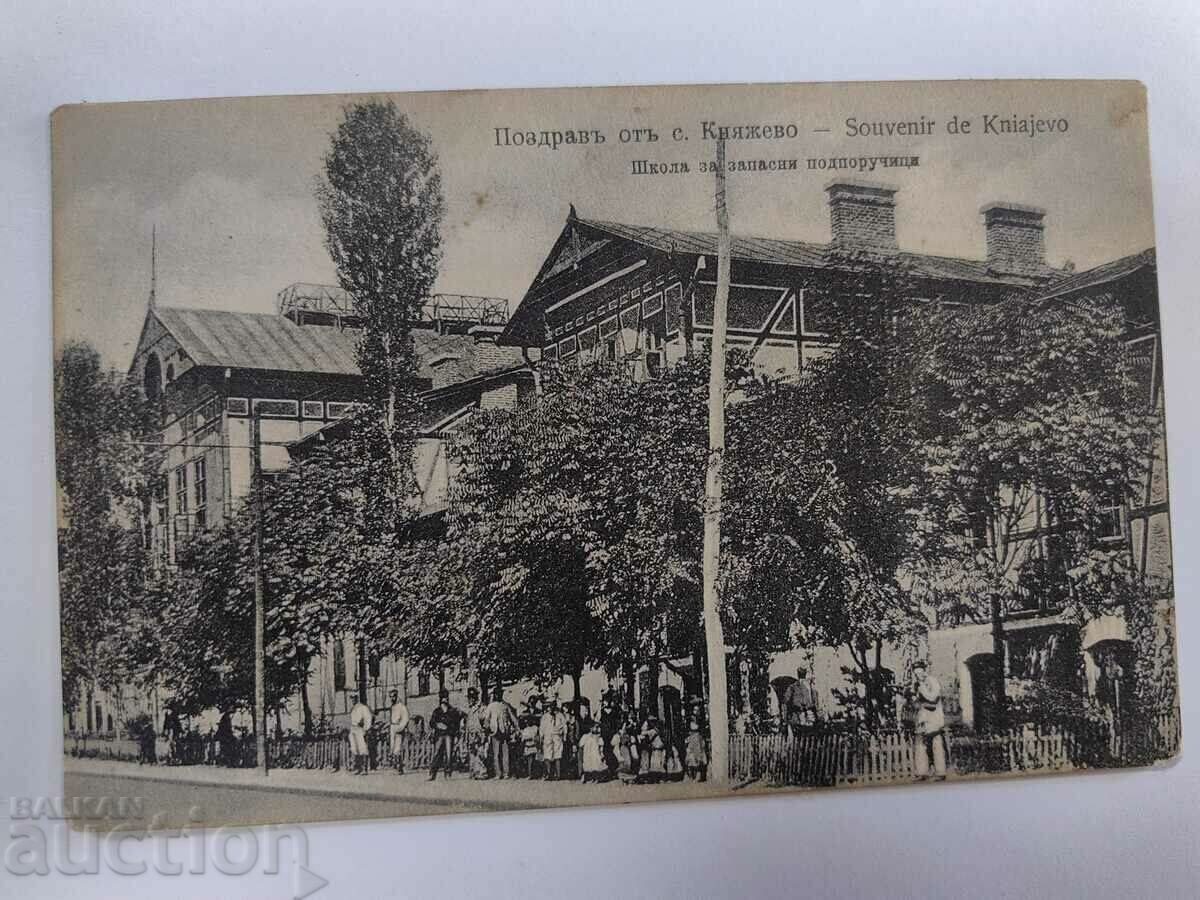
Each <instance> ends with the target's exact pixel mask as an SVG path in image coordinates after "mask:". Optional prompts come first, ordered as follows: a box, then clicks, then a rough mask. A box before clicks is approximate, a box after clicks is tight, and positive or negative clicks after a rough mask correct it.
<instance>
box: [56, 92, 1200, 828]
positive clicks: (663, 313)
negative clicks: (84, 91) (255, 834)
mask: <svg viewBox="0 0 1200 900" xmlns="http://www.w3.org/2000/svg"><path fill="white" fill-rule="evenodd" d="M52 130H53V191H54V196H53V211H54V222H53V227H54V317H55V336H56V346H55V360H54V366H55V409H56V438H57V482H58V503H59V566H60V597H61V616H62V629H61V634H62V657H61V665H62V701H63V749H64V757H65V769H66V793H67V795H70V796H83V797H91V798H96V797H106V796H111V797H116V798H121V797H129V796H133V795H135V794H136V795H137V796H138V797H141V798H148V799H146V801H145V803H146V805H145V806H144V807H143V805H142V804H141V802H140V801H139V804H138V805H137V808H136V809H133V810H129V809H124V810H122V809H118V808H117V807H119V806H121V804H119V803H113V804H111V806H110V807H109V812H115V813H117V814H120V815H125V814H131V815H132V818H134V819H136V820H138V821H144V823H145V824H146V825H151V826H156V827H175V826H178V825H180V824H188V823H204V824H252V823H268V822H299V821H326V820H334V819H347V818H374V817H389V816H402V815H422V814H430V813H441V812H451V811H483V810H502V809H520V808H531V807H552V806H573V805H583V804H607V803H626V802H636V801H648V800H666V799H675V798H692V797H711V796H717V795H722V794H726V793H729V792H732V791H739V792H747V791H751V792H770V791H780V790H787V789H808V788H816V787H842V786H857V785H870V784H898V783H914V782H937V781H943V780H945V781H959V780H965V779H971V778H975V777H979V776H985V775H1015V774H1035V773H1050V772H1055V773H1061V772H1068V771H1080V770H1097V769H1106V768H1115V767H1126V766H1143V765H1153V764H1158V763H1161V762H1163V761H1166V760H1169V759H1171V758H1173V757H1174V756H1175V755H1176V754H1177V753H1178V752H1179V746H1180V744H1179V742H1180V723H1179V713H1178V710H1179V704H1178V697H1177V693H1176V685H1177V681H1176V674H1175V673H1176V664H1175V636H1174V627H1173V598H1174V584H1173V580H1172V573H1171V530H1170V508H1169V500H1168V492H1167V452H1166V446H1165V429H1164V401H1163V378H1162V359H1161V342H1160V319H1159V297H1158V289H1157V278H1156V266H1155V247H1154V243H1155V241H1154V228H1153V216H1152V207H1151V186H1150V185H1151V182H1150V167H1149V150H1148V137H1147V117H1146V93H1145V90H1144V88H1143V87H1142V86H1141V85H1140V84H1138V83H1136V82H1117V81H1108V82H1106V81H1009V82H988V81H977V82H967V81H963V82H935V83H920V82H912V83H878V84H867V83H863V84H770V85H727V86H691V87H623V88H600V89H563V90H520V91H464V92H453V93H420V94H403V93H399V94H391V95H384V94H377V95H361V96H359V95H351V96H311V97H277V98H250V99H224V100H197V101H182V102H171V103H130V104H116V105H80V106H71V107H64V108H62V109H59V110H58V111H57V112H56V113H55V114H54V116H53V122H52ZM1096 786H1097V789H1098V790H1103V784H1102V782H1100V781H1097V782H1096ZM862 802H864V803H869V802H870V801H869V799H868V798H867V797H865V796H864V797H863V799H862ZM151 807H153V808H151ZM93 812H94V811H93ZM81 816H82V817H84V818H87V815H86V814H85V813H78V811H77V816H76V817H77V818H78V817H81ZM101 818H103V817H101Z"/></svg>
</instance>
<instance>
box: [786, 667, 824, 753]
mask: <svg viewBox="0 0 1200 900" xmlns="http://www.w3.org/2000/svg"><path fill="white" fill-rule="evenodd" d="M783 714H784V720H785V721H786V722H787V725H788V728H789V730H790V731H791V733H792V737H798V736H799V735H800V734H801V733H802V732H804V731H806V730H808V729H809V728H812V726H813V725H815V724H816V722H817V698H816V695H815V694H814V693H813V689H812V685H810V684H809V683H808V671H807V670H806V669H805V668H804V667H803V666H800V667H799V668H797V669H796V680H795V681H793V682H792V683H791V684H789V685H788V688H787V690H786V691H785V692H784V694H783Z"/></svg>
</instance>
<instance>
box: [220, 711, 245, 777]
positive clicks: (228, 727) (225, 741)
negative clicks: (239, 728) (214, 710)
mask: <svg viewBox="0 0 1200 900" xmlns="http://www.w3.org/2000/svg"><path fill="white" fill-rule="evenodd" d="M217 747H218V749H219V750H220V753H221V765H223V766H229V767H230V768H236V767H237V766H238V765H239V763H240V760H238V750H237V747H238V743H237V737H236V736H235V735H234V733H233V716H232V715H230V713H229V711H228V710H226V711H225V712H223V713H221V721H219V722H218V723H217Z"/></svg>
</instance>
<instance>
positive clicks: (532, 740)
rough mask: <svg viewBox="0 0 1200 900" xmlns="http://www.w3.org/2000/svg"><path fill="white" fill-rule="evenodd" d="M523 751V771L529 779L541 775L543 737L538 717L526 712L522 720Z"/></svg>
mask: <svg viewBox="0 0 1200 900" xmlns="http://www.w3.org/2000/svg"><path fill="white" fill-rule="evenodd" d="M520 724H521V750H522V757H523V762H524V765H525V768H524V769H522V771H523V772H524V773H525V777H527V778H529V779H534V778H537V777H538V776H539V775H541V768H542V735H541V731H540V730H539V729H538V717H537V716H536V715H535V714H534V713H532V712H526V713H525V714H524V715H523V716H521V719H520Z"/></svg>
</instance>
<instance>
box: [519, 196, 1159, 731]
mask: <svg viewBox="0 0 1200 900" xmlns="http://www.w3.org/2000/svg"><path fill="white" fill-rule="evenodd" d="M825 190H826V193H827V195H828V202H829V209H830V231H831V240H830V242H829V243H828V244H815V243H807V242H799V241H790V240H778V239H772V238H760V237H743V236H734V238H733V240H732V253H731V257H732V258H731V288H730V295H729V306H728V321H729V331H728V336H729V337H728V341H729V346H730V348H731V349H732V348H741V349H742V350H744V351H745V352H747V353H748V354H749V356H750V359H751V361H752V364H753V365H754V367H755V368H756V369H757V370H758V371H759V372H761V373H763V374H766V375H770V376H774V377H787V376H788V375H794V374H795V373H797V372H798V371H799V370H800V369H801V368H803V367H804V366H805V364H806V363H807V362H808V361H810V360H812V359H814V358H817V357H819V356H821V355H822V354H824V353H828V352H829V351H830V349H831V348H832V346H833V344H832V342H831V339H830V327H829V325H830V323H829V320H828V315H829V314H830V308H829V304H828V302H827V299H826V298H828V297H829V296H830V295H831V293H832V292H834V291H836V290H837V283H838V282H837V277H836V274H835V271H834V269H835V266H836V265H837V263H838V260H839V259H845V254H847V253H858V254H864V255H866V256H868V257H870V256H886V257H887V258H889V259H891V260H892V261H894V262H898V263H900V264H901V265H902V268H903V270H904V271H905V272H906V273H907V277H906V284H907V286H908V287H909V289H911V290H912V291H913V296H912V297H911V298H909V299H914V300H936V301H940V302H950V303H979V302H989V301H991V300H996V299H999V298H1001V297H1003V296H1006V295H1010V294H1012V293H1014V292H1017V293H1023V294H1027V295H1029V296H1040V297H1042V298H1044V299H1045V301H1046V302H1070V301H1072V300H1076V299H1079V298H1082V297H1086V296H1094V295H1098V294H1101V293H1104V294H1108V295H1109V296H1115V297H1117V298H1118V299H1119V300H1120V302H1122V303H1123V304H1124V306H1125V309H1126V312H1127V320H1128V323H1129V336H1128V339H1129V341H1130V344H1131V345H1132V346H1133V347H1135V348H1136V350H1137V352H1138V354H1139V356H1145V357H1146V365H1145V366H1144V370H1145V372H1146V386H1145V389H1146V401H1147V403H1150V404H1153V405H1154V406H1155V408H1157V409H1158V410H1160V411H1161V409H1162V377H1161V370H1162V367H1161V362H1160V351H1159V349H1158V334H1159V323H1158V303H1157V289H1156V279H1155V268H1154V252H1153V250H1148V251H1145V252H1142V253H1138V254H1134V255H1132V256H1129V257H1125V258H1123V259H1119V260H1116V261H1114V262H1112V263H1108V264H1105V265H1102V266H1099V267H1096V268H1094V269H1091V270H1088V271H1085V272H1079V273H1074V272H1072V271H1070V269H1069V268H1056V267H1054V266H1051V265H1050V264H1049V263H1048V262H1047V260H1046V257H1045V242H1044V228H1045V212H1044V211H1043V210H1041V209H1038V208H1037V207H1032V206H1027V205H1024V204H1018V203H993V204H989V205H988V206H985V207H983V209H982V210H981V211H980V212H981V215H982V220H983V222H982V225H983V227H982V234H981V238H982V240H981V244H982V245H983V247H984V249H985V252H984V255H983V258H981V259H967V258H958V257H947V256H936V255H929V254H921V253H912V252H908V251H906V250H904V249H903V247H902V245H901V242H900V241H899V240H898V236H897V232H896V224H895V223H896V219H895V209H896V193H897V192H896V190H895V189H893V188H891V187H889V186H887V185H882V184H877V183H871V182H863V181H839V182H833V183H831V184H829V185H827V186H826V189H825ZM716 252H717V235H716V234H715V233H706V232H692V231H681V230H676V229H667V228H659V227H655V226H648V225H631V224H625V223H618V222H611V221H603V220H597V219H589V218H586V217H583V216H580V215H579V214H578V213H577V212H576V210H575V208H574V207H573V206H572V207H571V208H570V211H569V214H568V216H567V220H566V223H565V225H564V227H563V229H562V231H561V233H560V234H559V236H558V238H557V240H556V241H555V243H554V245H553V246H552V248H551V249H550V252H549V254H548V255H547V257H546V261H545V263H544V264H543V265H542V267H541V269H540V270H539V271H538V273H537V275H536V276H535V277H534V279H533V282H532V284H531V285H530V287H529V290H528V291H527V292H526V294H525V297H524V298H523V300H522V301H521V304H520V306H519V307H518V309H517V310H516V312H515V314H514V315H513V317H512V319H511V320H510V322H509V324H508V327H507V328H506V329H505V331H504V333H503V334H502V335H501V338H500V340H501V342H502V343H509V344H513V345H517V346H521V347H524V348H526V349H529V350H530V351H532V350H533V349H534V348H536V349H537V350H538V351H540V358H541V359H542V360H546V361H553V362H557V363H560V364H561V363H571V362H573V361H580V362H582V361H585V360H588V359H596V358H604V359H608V360H612V361H623V362H625V363H626V365H628V366H629V367H630V369H631V370H632V371H633V372H635V373H636V374H637V376H638V377H653V376H654V375H655V373H656V371H657V370H658V369H659V368H661V367H662V366H665V365H670V364H671V362H672V361H673V360H675V359H678V358H679V357H681V356H682V355H683V354H684V352H685V350H686V348H687V346H688V345H689V344H691V346H693V347H697V348H699V347H702V346H703V345H704V343H705V342H706V341H708V340H710V339H711V338H710V336H711V332H712V310H713V298H714V294H715V282H716ZM1163 440H1164V439H1163V436H1162V435H1160V437H1159V439H1158V441H1157V442H1156V446H1155V447H1154V449H1153V451H1152V455H1153V457H1154V464H1153V467H1152V474H1151V476H1150V477H1149V479H1148V480H1147V484H1146V489H1145V497H1144V502H1143V503H1141V504H1138V505H1135V506H1134V507H1133V508H1125V507H1121V508H1114V510H1113V525H1112V533H1111V535H1110V536H1109V537H1110V539H1111V540H1112V541H1113V542H1114V543H1117V542H1124V543H1125V544H1126V545H1127V546H1128V549H1129V552H1130V553H1131V555H1132V557H1133V558H1134V559H1135V561H1137V563H1138V564H1139V565H1140V566H1141V567H1142V569H1143V571H1147V572H1152V573H1154V574H1159V575H1162V576H1165V577H1166V579H1167V580H1168V582H1169V575H1170V525H1169V516H1168V508H1167V495H1166V453H1165V445H1164V443H1163ZM1031 533H1032V532H1031ZM1028 600H1029V598H1025V599H1024V600H1022V599H1021V598H1016V599H1015V600H1014V603H1013V605H1012V607H1011V608H1010V610H1009V611H1008V612H1007V614H1006V629H1007V633H1008V638H1007V640H1008V653H1007V654H1006V667H1007V668H1008V670H1009V671H1008V672H1007V675H1008V676H1009V677H1010V678H1014V679H1018V680H1019V679H1022V678H1039V677H1043V676H1044V675H1045V674H1046V671H1047V666H1049V668H1051V669H1054V671H1055V672H1057V673H1059V674H1062V675H1063V677H1067V674H1069V676H1070V677H1072V678H1075V677H1077V676H1078V673H1079V672H1081V671H1082V672H1083V673H1084V674H1085V675H1086V680H1087V687H1088V689H1089V691H1091V692H1093V693H1095V692H1097V691H1098V690H1100V689H1102V688H1103V684H1102V682H1103V674H1102V673H1103V671H1104V668H1105V660H1106V654H1108V655H1111V654H1114V653H1117V654H1121V655H1122V656H1124V657H1127V656H1128V653H1129V641H1128V635H1127V633H1126V631H1125V628H1124V624H1123V622H1122V621H1121V620H1120V617H1119V616H1118V615H1116V614H1114V616H1106V617H1102V618H1101V619H1098V620H1096V621H1095V622H1093V623H1092V624H1091V625H1089V626H1088V628H1086V629H1083V630H1082V631H1081V629H1079V628H1078V627H1077V626H1076V627H1074V630H1073V632H1072V631H1071V628H1070V627H1068V626H1066V625H1065V623H1063V622H1062V621H1061V620H1060V618H1059V614H1058V613H1059V611H1058V609H1057V608H1056V607H1055V605H1054V604H1053V602H1048V601H1045V600H1037V599H1036V598H1035V599H1034V601H1033V602H1027V601H1028ZM1067 632H1070V633H1069V634H1068V633H1067ZM1064 635H1065V636H1064ZM1048 647H1049V649H1047V648H1048ZM1095 648H1099V649H1095ZM991 650H992V645H991V633H990V629H989V626H987V625H968V626H962V627H959V628H953V629H944V630H939V631H936V632H935V633H934V634H933V635H932V636H931V638H930V643H929V648H928V652H929V655H930V660H931V664H932V665H933V666H934V668H935V670H936V672H937V674H938V677H939V678H940V679H941V680H942V683H943V685H944V686H945V688H946V695H947V700H948V703H947V712H948V714H950V715H951V716H952V717H954V718H956V719H958V720H960V721H961V722H963V723H964V724H966V725H972V724H979V723H978V721H977V720H978V718H979V713H980V709H979V697H980V696H981V691H980V690H978V689H974V688H975V687H976V685H978V684H979V682H980V679H981V678H983V677H985V676H986V674H987V671H988V669H987V664H988V660H990V659H991ZM1056 653H1057V654H1058V656H1057V658H1056V657H1055V654H1056ZM1068 659H1069V660H1070V663H1069V667H1068V663H1067V662H1066V660H1068ZM1048 660H1049V661H1050V662H1049V663H1048V662H1047V661H1048ZM680 662H681V661H675V662H674V663H673V664H672V665H671V666H668V667H666V668H665V669H664V670H663V672H662V679H663V682H662V683H667V684H669V683H671V682H672V680H678V679H676V678H674V676H673V674H672V673H673V672H676V671H678V670H679V668H680V666H679V665H678V663H680ZM683 662H686V661H683ZM801 662H803V664H804V665H805V666H806V667H807V668H808V670H809V671H810V673H811V677H812V678H813V682H814V685H813V686H814V688H815V689H816V691H817V693H818V695H819V697H820V702H821V703H822V705H823V706H824V707H825V708H826V709H830V708H832V707H834V706H835V705H836V700H835V696H834V691H835V690H844V689H845V688H846V684H845V682H844V676H843V667H848V666H852V662H851V660H850V658H849V657H848V656H847V655H846V653H845V651H839V650H837V649H834V648H815V649H813V648H809V649H807V650H804V651H799V650H797V651H792V652H789V653H784V654H779V655H777V656H775V657H774V658H773V659H772V661H771V663H770V665H769V668H768V670H767V671H766V672H761V673H758V676H757V677H758V679H759V680H760V682H761V683H760V684H759V685H758V686H757V688H756V690H757V692H759V693H760V694H765V695H766V698H767V700H768V702H769V704H770V705H771V706H773V705H774V702H775V699H776V695H775V694H774V693H773V692H771V691H768V690H767V689H766V683H767V681H768V680H770V681H771V683H774V684H776V685H782V684H785V683H786V682H787V680H788V679H790V678H791V676H792V675H794V673H795V670H796V667H797V664H798V663H801ZM883 665H884V666H885V667H889V668H892V669H894V670H895V671H896V672H899V671H900V670H901V667H902V660H901V659H900V657H899V654H898V653H896V652H894V651H892V650H888V651H887V652H885V654H884V659H883ZM1068 668H1069V672H1068ZM656 682H658V679H656V678H652V679H649V683H656ZM1098 685H1100V686H1101V687H1100V688H1098ZM742 692H743V699H742V701H741V705H743V706H745V705H746V704H747V703H748V702H749V701H748V695H749V694H750V693H751V692H752V691H751V689H750V687H749V686H748V685H746V684H745V683H744V681H743V688H742ZM735 693H736V691H735Z"/></svg>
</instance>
